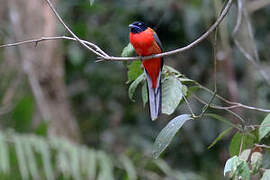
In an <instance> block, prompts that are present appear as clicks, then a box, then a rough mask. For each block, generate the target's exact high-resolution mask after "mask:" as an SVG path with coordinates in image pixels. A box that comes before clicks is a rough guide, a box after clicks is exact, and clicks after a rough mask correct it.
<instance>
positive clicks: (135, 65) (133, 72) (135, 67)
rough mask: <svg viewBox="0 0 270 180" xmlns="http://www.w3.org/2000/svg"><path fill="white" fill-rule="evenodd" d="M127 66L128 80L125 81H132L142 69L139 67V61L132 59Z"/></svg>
mask: <svg viewBox="0 0 270 180" xmlns="http://www.w3.org/2000/svg"><path fill="white" fill-rule="evenodd" d="M127 67H128V81H127V83H130V82H132V81H134V80H135V79H137V78H138V77H139V76H140V75H141V74H142V73H143V70H142V67H141V61H133V62H132V63H131V64H129V65H128V66H127Z"/></svg>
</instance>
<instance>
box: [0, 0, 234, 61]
mask: <svg viewBox="0 0 270 180" xmlns="http://www.w3.org/2000/svg"><path fill="white" fill-rule="evenodd" d="M45 1H46V2H47V3H48V5H49V6H50V8H51V9H52V11H53V13H54V14H55V16H56V17H57V19H58V20H59V21H60V23H61V24H62V25H63V26H64V27H65V29H66V30H67V31H68V32H69V33H70V34H71V35H72V36H73V37H74V38H75V39H76V40H77V41H78V42H79V43H80V44H81V45H82V46H84V47H86V48H87V49H88V50H90V51H91V52H93V53H95V54H96V55H97V56H99V57H98V58H100V61H101V60H106V61H134V60H138V59H140V58H142V59H143V60H146V59H152V58H158V57H165V56H170V55H175V54H178V53H182V52H184V51H187V50H189V49H191V48H193V47H195V46H197V45H198V44H199V43H200V42H201V41H203V40H204V39H206V38H207V37H208V36H209V35H210V34H211V33H212V32H213V31H214V30H215V29H216V28H217V27H218V25H219V24H220V23H221V22H222V20H223V19H224V18H225V17H226V15H227V13H228V12H229V10H230V8H231V5H232V2H233V0H228V3H227V4H226V6H225V8H224V9H223V11H222V12H221V15H220V16H219V17H218V19H217V20H216V22H215V23H214V24H213V25H212V26H211V27H210V28H209V29H208V30H207V31H206V32H205V33H204V34H202V35H201V36H200V37H199V38H198V39H196V40H195V41H193V42H192V43H190V44H189V45H187V46H185V47H182V48H179V49H176V50H172V51H168V52H164V53H160V54H155V55H152V56H144V57H113V56H109V55H107V54H106V53H105V52H104V51H102V50H101V48H99V47H98V46H97V45H95V44H93V43H90V42H88V43H86V42H87V41H84V40H81V39H79V38H78V37H77V36H76V35H75V34H74V33H73V32H72V31H71V30H70V28H69V27H68V26H67V25H66V24H65V23H64V21H63V20H62V18H61V17H60V16H59V14H58V13H57V11H56V10H55V8H54V7H53V5H52V3H51V2H50V0H45ZM62 37H63V36H62ZM48 38H49V37H48ZM52 38H53V37H52ZM59 39H63V38H59ZM66 39H67V38H66ZM44 40H45V39H44ZM70 40H72V39H70ZM33 42H36V40H33ZM23 43H29V41H26V42H25V41H23V42H19V43H13V44H14V45H12V46H16V45H21V44H23ZM87 44H88V45H90V44H91V46H92V47H94V48H95V49H96V50H95V49H93V48H91V47H89V46H87ZM0 47H8V46H5V45H2V46H0Z"/></svg>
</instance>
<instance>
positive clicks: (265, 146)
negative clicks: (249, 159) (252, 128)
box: [255, 144, 270, 149]
mask: <svg viewBox="0 0 270 180" xmlns="http://www.w3.org/2000/svg"><path fill="white" fill-rule="evenodd" d="M255 146H257V147H261V148H267V149H270V146H268V145H265V144H255Z"/></svg>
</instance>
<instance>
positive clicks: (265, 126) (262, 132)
mask: <svg viewBox="0 0 270 180" xmlns="http://www.w3.org/2000/svg"><path fill="white" fill-rule="evenodd" d="M269 132H270V114H268V115H267V116H266V117H265V118H264V120H263V122H262V124H261V126H260V128H259V140H260V141H261V140H262V139H263V138H264V137H265V136H267V135H268V134H269Z"/></svg>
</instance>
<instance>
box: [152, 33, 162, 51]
mask: <svg viewBox="0 0 270 180" xmlns="http://www.w3.org/2000/svg"><path fill="white" fill-rule="evenodd" d="M153 34H154V38H155V40H156V42H157V44H158V46H159V47H160V49H161V51H163V47H162V44H161V42H160V40H159V38H158V35H157V33H156V32H155V31H154V30H153Z"/></svg>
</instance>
